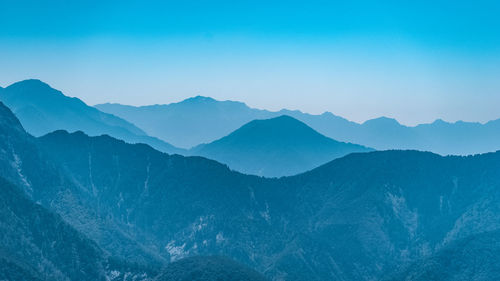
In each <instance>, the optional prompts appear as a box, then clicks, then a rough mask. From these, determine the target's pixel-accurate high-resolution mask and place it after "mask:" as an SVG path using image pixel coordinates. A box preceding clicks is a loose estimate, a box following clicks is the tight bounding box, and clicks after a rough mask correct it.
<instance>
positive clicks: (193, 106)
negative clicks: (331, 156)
mask: <svg viewBox="0 0 500 281" xmlns="http://www.w3.org/2000/svg"><path fill="white" fill-rule="evenodd" d="M96 107H97V108H99V109H100V110H102V111H104V112H108V113H111V114H115V115H117V116H120V117H122V118H124V119H126V120H129V121H131V122H133V123H134V124H136V125H138V126H140V127H141V128H143V129H144V130H145V131H146V132H147V133H148V134H150V135H152V136H156V137H158V138H161V139H163V140H165V141H167V142H170V143H172V144H174V145H176V146H179V147H185V148H188V147H192V146H195V145H197V144H200V143H209V142H212V141H214V140H216V139H219V138H221V137H224V136H226V135H227V134H229V133H230V132H232V131H234V130H236V129H237V128H239V127H241V126H243V125H244V124H246V123H248V122H250V121H252V120H255V119H268V118H273V117H277V116H280V115H289V116H291V117H293V118H295V119H297V120H300V121H302V122H304V123H305V124H307V125H308V126H310V127H311V128H313V129H314V130H316V131H318V132H319V133H321V134H323V135H325V136H327V137H329V138H332V139H335V140H338V141H343V142H351V143H356V144H360V145H365V146H368V147H372V148H374V149H377V150H386V149H416V150H422V151H432V152H435V153H439V154H442V155H447V154H457V155H468V154H476V153H485V152H493V151H496V150H499V149H500V143H499V142H498V141H497V139H500V119H498V120H493V121H490V122H488V123H486V124H480V123H471V122H463V121H458V122H455V123H448V122H444V121H442V120H437V121H435V122H433V123H431V124H421V125H418V126H415V127H408V126H404V125H401V124H399V123H398V122H397V121H396V120H395V119H391V118H386V117H382V118H377V119H373V120H368V121H366V122H365V123H363V124H359V123H355V122H351V121H348V120H346V119H344V118H342V117H339V116H336V115H334V114H332V113H329V112H325V113H323V114H321V115H312V114H307V113H303V112H300V111H298V110H286V109H284V110H280V111H277V112H272V111H266V110H258V109H253V108H250V107H248V106H246V105H245V104H244V103H241V102H234V101H216V100H214V99H211V98H208V97H200V96H198V97H194V98H190V99H187V100H184V101H182V102H179V103H172V104H168V105H153V106H141V107H134V106H124V105H120V104H101V105H96Z"/></svg>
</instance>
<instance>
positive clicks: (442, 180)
mask: <svg viewBox="0 0 500 281" xmlns="http://www.w3.org/2000/svg"><path fill="white" fill-rule="evenodd" d="M0 109H1V110H0V113H1V114H0V119H2V122H0V125H1V126H0V147H1V148H2V151H3V152H2V154H0V176H1V177H3V178H5V179H7V180H8V181H9V182H12V183H15V184H16V185H17V186H18V188H19V190H21V191H22V192H24V193H25V194H27V195H26V196H28V198H30V200H31V201H32V202H38V204H39V205H40V206H41V207H43V208H46V209H47V210H49V211H50V212H55V213H57V214H58V215H59V216H60V217H61V218H62V219H63V220H64V221H66V222H67V223H68V225H69V226H71V227H72V228H74V229H76V230H77V231H78V232H80V233H85V235H86V236H87V237H88V238H89V239H91V240H93V241H95V245H96V247H99V248H101V249H103V251H105V252H107V253H109V254H110V255H111V256H113V257H116V258H119V259H126V260H128V261H130V262H135V263H137V264H138V265H139V266H141V264H142V265H143V266H147V265H157V267H161V266H163V265H166V264H168V263H169V262H174V261H178V260H181V259H183V258H185V257H191V256H198V255H224V256H228V257H230V258H232V259H234V260H236V261H238V262H239V263H241V264H244V265H246V266H249V267H251V268H253V269H255V270H257V271H259V272H263V273H264V274H265V275H266V276H267V277H268V278H270V279H272V280H377V279H382V278H384V277H387V276H391V275H393V274H396V273H397V272H403V276H402V277H401V278H406V279H407V280H417V279H414V278H413V277H412V276H414V275H412V273H411V272H414V271H413V270H412V268H414V269H416V270H418V268H419V264H420V263H419V261H421V260H425V259H427V258H430V257H433V255H438V256H439V255H441V254H440V253H442V252H441V251H442V250H443V251H444V250H445V249H447V247H453V245H454V243H455V242H457V243H459V242H458V241H462V240H463V239H468V237H475V236H476V235H482V234H483V233H488V232H492V231H496V230H498V229H500V210H499V207H498V204H496V202H498V200H499V199H500V198H499V197H500V192H499V187H500V176H499V174H500V173H499V171H500V152H497V153H489V154H484V155H477V156H469V157H457V156H453V157H442V156H439V155H436V154H432V153H424V152H418V151H382V152H368V153H352V154H349V155H347V156H345V157H342V158H339V159H336V160H334V161H332V162H329V163H327V164H325V165H322V166H321V167H319V168H316V169H314V170H312V171H310V172H306V173H303V174H300V175H297V176H293V177H285V178H281V179H267V178H261V177H255V176H248V175H244V174H240V173H237V172H233V171H231V170H230V169H228V168H227V167H226V166H224V165H221V164H219V163H217V162H215V161H212V160H208V159H205V158H202V157H183V156H180V155H167V154H165V153H161V152H158V151H156V150H154V149H152V148H151V147H149V146H147V145H141V144H135V145H133V144H127V143H125V142H123V141H120V140H116V139H114V138H112V137H109V136H99V137H89V136H87V135H85V134H83V133H67V132H64V131H58V132H55V133H51V134H49V135H46V136H43V137H41V138H33V137H31V136H29V135H28V134H27V133H25V132H24V130H22V127H21V126H20V123H19V121H17V119H16V118H15V117H14V116H13V115H12V113H11V112H10V111H9V110H8V109H6V108H5V107H3V106H1V105H0ZM4 185H5V184H3V185H2V187H3V186H4ZM8 198H10V197H8ZM16 237H17V236H16ZM449 253H450V254H449V255H450V256H448V258H450V259H456V260H457V261H458V260H463V261H464V262H463V263H462V266H463V267H467V266H469V265H470V267H468V268H466V269H465V270H466V271H464V272H470V271H474V270H475V267H474V264H473V263H468V262H467V260H465V259H464V258H466V257H467V256H466V255H465V256H464V255H460V252H457V251H449ZM67 260H69V261H74V259H73V258H71V257H70V258H68V259H67ZM92 268H99V267H92ZM426 270H435V269H433V268H432V267H427V269H426ZM483 270H484V271H483V272H482V273H481V274H482V276H490V277H491V276H494V274H495V272H497V267H496V265H495V264H493V265H492V266H491V267H488V268H485V269H483ZM405 272H407V273H408V274H405ZM118 273H120V274H122V273H123V272H122V271H118ZM429 274H431V273H429ZM430 276H432V275H430ZM467 276H469V275H467ZM461 277H463V276H451V277H450V278H449V279H448V280H463V279H460V278H461Z"/></svg>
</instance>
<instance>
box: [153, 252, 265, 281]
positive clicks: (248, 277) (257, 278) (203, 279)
mask: <svg viewBox="0 0 500 281" xmlns="http://www.w3.org/2000/svg"><path fill="white" fill-rule="evenodd" d="M234 280H238V281H266V280H268V279H266V278H265V277H264V276H263V275H262V274H260V273H258V272H257V271H255V270H253V269H251V268H248V267H246V266H244V265H242V264H239V263H237V262H235V261H233V260H231V259H229V258H226V257H221V256H196V257H189V258H184V259H181V260H179V261H176V262H173V263H171V264H169V265H168V266H167V268H166V269H164V270H163V272H162V273H161V274H160V275H159V276H158V277H156V278H155V281H234Z"/></svg>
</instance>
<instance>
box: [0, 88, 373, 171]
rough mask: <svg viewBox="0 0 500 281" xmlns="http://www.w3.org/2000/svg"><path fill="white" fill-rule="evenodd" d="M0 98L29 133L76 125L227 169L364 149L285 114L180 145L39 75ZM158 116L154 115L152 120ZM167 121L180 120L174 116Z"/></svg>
mask: <svg viewBox="0 0 500 281" xmlns="http://www.w3.org/2000/svg"><path fill="white" fill-rule="evenodd" d="M0 100H3V101H4V102H5V103H6V105H8V106H9V107H11V108H13V111H14V112H15V114H16V115H17V116H18V117H19V119H20V120H21V123H22V124H23V126H24V127H25V128H26V130H27V131H28V132H29V133H31V134H33V135H35V136H41V135H44V134H47V133H50V132H53V131H56V130H66V131H69V132H75V131H82V132H84V133H85V134H88V135H91V136H99V135H102V134H107V135H110V136H113V137H116V138H119V139H122V140H124V141H126V142H129V143H145V144H149V145H151V146H152V147H153V148H155V149H158V150H160V151H163V152H167V153H170V154H172V153H176V154H182V155H199V156H205V157H208V158H211V159H214V160H217V161H220V162H222V163H224V164H226V165H228V166H229V167H230V168H231V169H234V170H237V171H240V172H243V173H249V174H254V175H260V176H272V177H279V176H285V175H293V174H298V173H301V172H305V171H308V170H310V169H312V168H315V167H317V166H319V165H321V164H324V163H326V162H328V161H330V160H333V159H335V158H338V157H340V156H344V155H346V154H348V153H350V152H360V151H368V150H369V149H367V148H364V147H361V146H357V145H353V144H346V143H341V142H337V141H334V140H332V139H328V138H326V137H324V136H321V135H320V134H318V133H317V132H315V131H314V130H312V129H310V128H308V127H307V126H306V125H304V124H303V123H301V122H299V121H297V120H295V119H293V118H290V117H289V118H284V117H283V118H278V119H276V120H274V119H270V120H261V121H251V122H250V123H248V124H246V125H244V126H242V127H241V128H239V129H238V130H236V131H235V132H232V133H231V134H230V135H228V136H226V137H224V138H222V139H220V140H217V141H214V142H213V143H209V144H203V145H199V146H196V147H194V148H192V149H190V150H186V149H180V148H177V147H174V146H172V145H169V144H168V143H166V142H164V141H161V140H160V139H158V138H154V137H150V136H149V135H147V134H146V133H145V132H144V131H142V129H140V128H138V127H136V126H135V125H134V124H132V123H130V122H128V121H125V120H124V119H121V118H119V117H116V116H115V115H113V114H108V113H103V112H101V111H99V110H98V109H96V108H93V107H90V106H87V105H86V104H85V103H83V102H82V101H81V100H79V99H77V98H70V97H67V96H65V95H64V94H62V93H61V92H60V91H57V90H55V89H53V88H51V87H50V86H49V85H47V84H45V83H43V82H41V81H39V80H25V81H21V82H18V83H15V84H13V85H11V86H9V87H7V88H5V89H4V90H0ZM160 116H161V114H160ZM287 120H288V122H285V121H287ZM162 122H163V121H161V120H156V121H155V123H157V124H158V125H161V124H163V123H162ZM168 122H169V123H172V124H174V125H175V124H178V125H183V124H182V123H179V122H176V121H174V120H169V121H168ZM255 124H260V126H254V125H255ZM163 125H165V124H163ZM206 128H208V129H210V126H207V127H206ZM174 129H176V130H177V129H179V128H174ZM207 132H212V131H207ZM193 134H194V135H198V134H197V133H196V132H193Z"/></svg>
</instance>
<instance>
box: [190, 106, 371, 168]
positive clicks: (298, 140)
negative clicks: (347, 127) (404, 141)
mask: <svg viewBox="0 0 500 281" xmlns="http://www.w3.org/2000/svg"><path fill="white" fill-rule="evenodd" d="M367 151H372V149H370V148H367V147H363V146H360V145H356V144H351V143H343V142H338V141H335V140H332V139H330V138H327V137H325V136H323V135H321V134H320V133H318V132H316V131H314V130H313V129H311V128H310V127H308V126H307V125H306V124H304V123H302V122H300V121H298V120H296V119H294V118H292V117H290V116H287V115H282V116H279V117H275V118H272V119H266V120H254V121H251V122H249V123H248V124H245V125H243V126H242V127H241V128H239V129H237V130H236V131H234V132H232V133H231V134H229V135H228V136H226V137H223V138H221V139H219V140H216V141H214V142H212V143H209V144H203V145H200V146H197V147H195V148H193V149H192V150H191V151H190V152H191V153H192V154H194V155H199V156H204V157H207V158H210V159H214V160H217V161H219V162H222V163H224V164H227V165H228V166H229V167H230V168H232V169H234V170H237V171H239V172H242V173H245V174H253V175H259V176H267V177H280V176H290V175H294V174H298V173H301V172H305V171H308V170H311V169H313V168H316V167H318V166H320V165H321V164H324V163H326V162H329V161H331V160H333V159H335V158H339V157H342V156H345V155H347V154H349V153H353V152H367Z"/></svg>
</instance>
